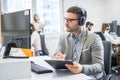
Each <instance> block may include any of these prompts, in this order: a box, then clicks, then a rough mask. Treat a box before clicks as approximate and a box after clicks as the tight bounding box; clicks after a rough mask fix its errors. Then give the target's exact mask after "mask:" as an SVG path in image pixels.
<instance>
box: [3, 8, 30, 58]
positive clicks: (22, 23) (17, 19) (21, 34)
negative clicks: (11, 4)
mask: <svg viewBox="0 0 120 80" xmlns="http://www.w3.org/2000/svg"><path fill="white" fill-rule="evenodd" d="M1 34H2V45H3V46H5V47H6V48H5V51H4V57H7V56H8V55H9V52H10V49H11V47H17V48H29V49H30V48H31V43H30V41H31V40H30V9H27V10H22V11H17V12H12V13H5V14H2V15H1Z"/></svg>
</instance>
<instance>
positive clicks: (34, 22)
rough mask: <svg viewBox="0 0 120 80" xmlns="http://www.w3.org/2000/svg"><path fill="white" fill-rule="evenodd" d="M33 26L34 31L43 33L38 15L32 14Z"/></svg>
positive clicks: (42, 26)
mask: <svg viewBox="0 0 120 80" xmlns="http://www.w3.org/2000/svg"><path fill="white" fill-rule="evenodd" d="M33 25H34V27H35V30H36V31H37V32H38V33H40V32H44V25H43V23H42V22H40V18H39V15H38V14H34V21H33Z"/></svg>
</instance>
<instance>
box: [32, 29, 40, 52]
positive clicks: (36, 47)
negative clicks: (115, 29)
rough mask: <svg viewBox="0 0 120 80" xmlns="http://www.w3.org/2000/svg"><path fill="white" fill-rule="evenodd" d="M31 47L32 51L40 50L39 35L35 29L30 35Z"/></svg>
mask: <svg viewBox="0 0 120 80" xmlns="http://www.w3.org/2000/svg"><path fill="white" fill-rule="evenodd" d="M31 47H33V48H34V51H38V50H42V48H41V40H40V35H39V34H38V32H37V31H34V32H33V33H32V35H31Z"/></svg>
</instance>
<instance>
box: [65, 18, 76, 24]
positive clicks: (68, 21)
mask: <svg viewBox="0 0 120 80" xmlns="http://www.w3.org/2000/svg"><path fill="white" fill-rule="evenodd" d="M64 20H65V21H66V22H67V23H71V22H72V21H74V20H78V19H70V18H64Z"/></svg>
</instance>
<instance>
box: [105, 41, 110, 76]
mask: <svg viewBox="0 0 120 80" xmlns="http://www.w3.org/2000/svg"><path fill="white" fill-rule="evenodd" d="M103 46H104V69H105V72H106V74H107V75H108V74H111V59H112V44H111V42H110V41H103Z"/></svg>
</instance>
